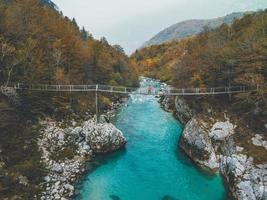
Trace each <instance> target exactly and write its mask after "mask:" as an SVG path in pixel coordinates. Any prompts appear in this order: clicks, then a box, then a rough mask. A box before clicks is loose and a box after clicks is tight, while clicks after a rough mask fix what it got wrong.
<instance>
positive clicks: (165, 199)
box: [161, 195, 179, 200]
mask: <svg viewBox="0 0 267 200" xmlns="http://www.w3.org/2000/svg"><path fill="white" fill-rule="evenodd" d="M161 200H179V199H177V198H173V197H171V196H170V195H165V196H164V197H163V198H162V199H161Z"/></svg>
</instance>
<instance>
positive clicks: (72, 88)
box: [14, 84, 260, 96]
mask: <svg viewBox="0 0 267 200" xmlns="http://www.w3.org/2000/svg"><path fill="white" fill-rule="evenodd" d="M14 89H16V90H22V91H23V90H29V91H47V92H106V93H115V94H139V95H153V96H158V95H168V96H198V95H222V94H236V93H247V92H252V91H257V90H258V89H260V86H259V85H258V86H256V87H253V88H252V87H246V86H234V87H214V88H181V89H177V88H171V87H166V88H161V89H155V88H154V89H153V90H152V91H151V92H150V93H149V92H148V91H147V89H146V88H131V87H120V86H109V85H25V84H16V85H15V86H14Z"/></svg>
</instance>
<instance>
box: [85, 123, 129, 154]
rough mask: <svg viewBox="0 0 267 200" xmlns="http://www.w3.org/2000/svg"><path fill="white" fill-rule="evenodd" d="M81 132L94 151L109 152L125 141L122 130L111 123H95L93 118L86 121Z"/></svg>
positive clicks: (121, 145) (119, 146)
mask: <svg viewBox="0 0 267 200" xmlns="http://www.w3.org/2000/svg"><path fill="white" fill-rule="evenodd" d="M83 133H84V134H85V136H86V141H87V143H88V144H89V146H90V147H91V148H92V150H93V152H94V153H109V152H112V151H115V150H117V149H119V148H121V147H123V146H124V145H125V143H126V139H125V138H124V137H123V135H122V132H121V131H120V130H118V129H117V128H116V127H115V126H114V125H113V124H111V123H103V124H96V123H95V122H94V121H93V120H90V121H87V122H85V124H84V127H83Z"/></svg>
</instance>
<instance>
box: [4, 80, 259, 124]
mask: <svg viewBox="0 0 267 200" xmlns="http://www.w3.org/2000/svg"><path fill="white" fill-rule="evenodd" d="M262 87H264V86H260V85H257V86H255V87H247V86H232V87H212V88H181V89H177V88H174V87H170V86H163V87H158V88H152V90H151V91H150V90H149V91H148V89H147V88H145V87H141V88H133V87H121V86H109V85H98V84H96V85H47V84H39V85H27V84H19V83H18V84H15V85H14V86H1V87H0V89H1V90H0V91H1V93H2V94H4V95H5V96H7V97H8V98H9V99H10V100H11V102H13V103H14V104H16V105H20V101H19V95H18V93H19V92H23V91H33V92H34V91H35V92H68V93H73V92H85V93H86V92H94V93H95V104H96V122H97V121H98V93H99V92H102V93H110V94H111V93H113V94H125V95H130V94H137V95H151V96H199V95H224V94H228V95H231V94H238V93H248V92H253V91H258V90H259V89H261V88H262Z"/></svg>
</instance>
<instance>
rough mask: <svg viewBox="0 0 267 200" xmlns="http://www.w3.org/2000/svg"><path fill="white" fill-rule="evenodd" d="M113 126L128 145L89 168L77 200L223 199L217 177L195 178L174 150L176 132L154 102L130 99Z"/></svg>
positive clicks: (178, 131)
mask: <svg viewBox="0 0 267 200" xmlns="http://www.w3.org/2000/svg"><path fill="white" fill-rule="evenodd" d="M147 84H148V83H147V82H146V83H144V86H145V85H147ZM149 84H153V85H154V87H157V85H158V83H157V82H151V83H149ZM114 123H115V125H116V126H117V128H119V129H120V130H121V131H122V132H123V133H124V135H125V137H126V138H127V140H128V143H127V145H126V148H125V149H124V150H120V151H119V152H116V153H114V154H111V155H107V156H101V157H98V158H97V162H95V163H93V164H92V163H90V164H89V166H88V167H89V168H91V169H90V170H88V173H87V174H85V177H84V180H83V181H81V183H80V184H79V185H78V190H79V193H80V195H79V196H78V197H77V199H79V200H224V199H225V189H224V186H223V182H222V179H221V177H220V176H219V175H215V176H211V175H209V174H205V173H203V172H201V171H200V170H198V169H197V168H196V167H195V166H194V164H193V163H192V162H191V161H190V160H188V159H187V158H186V156H185V155H183V154H182V153H181V152H180V150H179V148H177V146H178V139H179V137H180V135H181V132H182V127H181V125H180V124H179V123H178V122H177V121H176V120H175V119H174V118H173V116H172V114H171V113H167V112H165V111H163V110H162V109H161V108H160V104H159V103H158V99H157V98H156V97H150V96H139V95H132V96H131V98H130V99H129V101H128V103H127V106H124V107H122V108H121V110H120V111H118V113H117V117H116V119H115V122H114Z"/></svg>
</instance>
